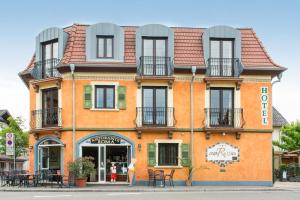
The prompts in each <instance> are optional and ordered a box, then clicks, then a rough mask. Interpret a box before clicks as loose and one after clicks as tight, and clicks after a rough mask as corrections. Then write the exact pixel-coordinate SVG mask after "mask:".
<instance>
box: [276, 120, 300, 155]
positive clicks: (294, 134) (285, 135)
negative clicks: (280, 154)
mask: <svg viewBox="0 0 300 200" xmlns="http://www.w3.org/2000/svg"><path fill="white" fill-rule="evenodd" d="M281 132H282V134H281V137H280V141H273V145H274V146H277V147H279V148H281V149H283V150H286V151H293V150H297V149H300V121H296V122H293V123H291V124H287V125H285V126H283V127H282V128H281Z"/></svg>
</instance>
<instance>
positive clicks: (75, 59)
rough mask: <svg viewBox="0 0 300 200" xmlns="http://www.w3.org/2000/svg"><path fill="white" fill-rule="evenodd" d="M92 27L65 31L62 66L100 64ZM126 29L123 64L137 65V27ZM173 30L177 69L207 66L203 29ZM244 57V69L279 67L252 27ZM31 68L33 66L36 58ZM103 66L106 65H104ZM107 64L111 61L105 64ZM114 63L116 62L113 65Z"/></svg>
mask: <svg viewBox="0 0 300 200" xmlns="http://www.w3.org/2000/svg"><path fill="white" fill-rule="evenodd" d="M88 26H89V25H82V24H74V25H72V26H70V27H67V28H65V29H64V30H65V31H66V32H67V33H69V39H68V42H67V45H66V48H65V53H64V56H63V58H62V61H61V63H62V64H69V63H75V64H80V63H86V64H89V63H99V62H89V61H86V56H85V34H86V28H87V27H88ZM123 29H124V34H125V37H124V40H125V41H124V42H125V50H124V63H125V64H135V62H136V59H135V51H136V50H135V32H136V29H137V27H133V26H123ZM172 29H173V30H174V63H175V65H176V66H191V65H197V66H204V65H205V63H204V56H203V45H202V34H203V32H204V31H205V29H204V28H183V27H176V28H172ZM239 30H240V31H241V54H242V55H241V56H242V63H243V65H244V66H245V67H272V66H273V67H274V66H275V67H280V66H279V65H277V64H276V63H274V62H273V61H272V59H271V58H270V56H269V55H268V54H267V52H266V50H265V48H264V47H263V45H262V43H261V41H260V40H259V39H258V37H257V35H256V33H255V32H254V30H253V29H251V28H240V29H239ZM32 59H33V60H32V61H31V63H30V65H29V66H28V68H30V67H32V66H33V63H34V62H33V61H34V57H33V58H32ZM101 63H103V62H101ZM106 63H108V62H106ZM114 63H115V62H114Z"/></svg>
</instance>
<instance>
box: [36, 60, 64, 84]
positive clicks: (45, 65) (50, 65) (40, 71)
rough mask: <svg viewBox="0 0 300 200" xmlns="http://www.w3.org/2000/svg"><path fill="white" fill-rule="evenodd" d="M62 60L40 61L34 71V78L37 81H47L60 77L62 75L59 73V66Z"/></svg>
mask: <svg viewBox="0 0 300 200" xmlns="http://www.w3.org/2000/svg"><path fill="white" fill-rule="evenodd" d="M59 62H60V60H59V59H57V58H53V59H47V60H42V61H38V62H36V63H35V66H34V68H33V70H32V76H33V77H34V78H35V79H37V80H40V79H45V78H51V77H59V76H60V73H59V72H58V71H57V68H56V67H57V65H58V64H59Z"/></svg>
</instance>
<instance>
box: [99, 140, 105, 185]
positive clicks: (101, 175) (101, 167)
mask: <svg viewBox="0 0 300 200" xmlns="http://www.w3.org/2000/svg"><path fill="white" fill-rule="evenodd" d="M105 155H106V148H105V146H103V145H101V146H99V161H100V162H99V182H105V181H106V159H105V157H106V156H105Z"/></svg>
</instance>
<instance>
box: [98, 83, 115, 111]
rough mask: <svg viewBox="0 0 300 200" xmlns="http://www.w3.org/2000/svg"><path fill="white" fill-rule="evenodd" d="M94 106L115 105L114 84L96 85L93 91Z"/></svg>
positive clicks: (112, 106)
mask: <svg viewBox="0 0 300 200" xmlns="http://www.w3.org/2000/svg"><path fill="white" fill-rule="evenodd" d="M95 96H96V97H95V98H96V99H95V107H96V108H114V107H115V87H114V86H105V85H104V86H96V93H95Z"/></svg>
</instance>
